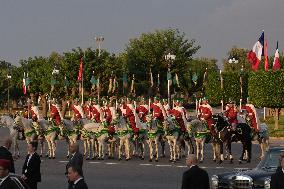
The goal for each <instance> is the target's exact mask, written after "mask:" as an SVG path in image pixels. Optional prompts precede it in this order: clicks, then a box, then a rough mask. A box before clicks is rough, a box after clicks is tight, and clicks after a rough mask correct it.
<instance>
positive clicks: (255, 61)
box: [248, 31, 264, 71]
mask: <svg viewBox="0 0 284 189" xmlns="http://www.w3.org/2000/svg"><path fill="white" fill-rule="evenodd" d="M263 47H264V31H263V32H262V34H261V36H260V38H259V39H258V41H257V42H256V43H255V44H254V46H253V48H252V50H251V51H250V52H249V53H248V60H249V62H250V63H251V64H252V69H253V70H254V71H257V70H258V66H259V63H260V61H261V56H262V55H263Z"/></svg>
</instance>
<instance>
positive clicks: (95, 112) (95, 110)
mask: <svg viewBox="0 0 284 189" xmlns="http://www.w3.org/2000/svg"><path fill="white" fill-rule="evenodd" d="M99 108H100V106H99V105H93V106H92V118H93V119H95V120H96V122H97V123H100V122H101V121H102V120H101V113H100V112H101V111H100V110H99Z"/></svg>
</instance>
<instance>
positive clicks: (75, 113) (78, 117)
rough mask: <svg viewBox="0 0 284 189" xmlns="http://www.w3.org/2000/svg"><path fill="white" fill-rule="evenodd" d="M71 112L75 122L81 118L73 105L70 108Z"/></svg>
mask: <svg viewBox="0 0 284 189" xmlns="http://www.w3.org/2000/svg"><path fill="white" fill-rule="evenodd" d="M71 110H72V111H73V114H74V119H75V120H76V121H79V120H80V119H82V118H83V117H82V115H81V113H80V112H79V110H78V109H77V108H76V107H75V106H74V105H72V106H71Z"/></svg>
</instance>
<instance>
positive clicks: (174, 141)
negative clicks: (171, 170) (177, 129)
mask: <svg viewBox="0 0 284 189" xmlns="http://www.w3.org/2000/svg"><path fill="white" fill-rule="evenodd" d="M178 150H179V149H178V146H177V139H176V138H175V139H174V140H173V163H174V162H176V157H177V151H178Z"/></svg>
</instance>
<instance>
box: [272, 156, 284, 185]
mask: <svg viewBox="0 0 284 189" xmlns="http://www.w3.org/2000/svg"><path fill="white" fill-rule="evenodd" d="M280 165H281V166H280V167H278V169H277V170H276V173H274V174H273V175H272V176H271V182H270V188H271V189H283V188H284V182H283V180H284V153H282V154H281V155H280Z"/></svg>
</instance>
